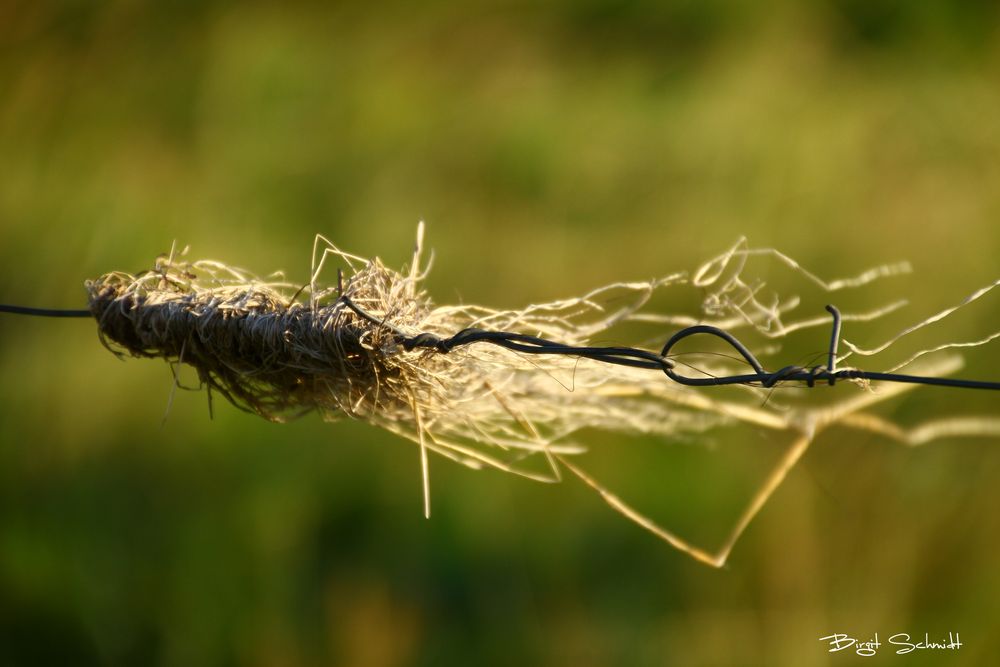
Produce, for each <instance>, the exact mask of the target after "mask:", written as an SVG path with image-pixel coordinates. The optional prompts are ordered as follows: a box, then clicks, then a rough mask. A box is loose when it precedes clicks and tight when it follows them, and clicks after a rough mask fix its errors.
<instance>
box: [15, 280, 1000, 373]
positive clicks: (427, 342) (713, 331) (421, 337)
mask: <svg viewBox="0 0 1000 667" xmlns="http://www.w3.org/2000/svg"><path fill="white" fill-rule="evenodd" d="M339 300H340V301H341V302H343V303H344V305H345V306H347V307H348V308H350V309H351V310H353V311H354V312H355V313H357V314H358V315H359V316H361V317H363V318H364V319H366V320H368V321H369V322H371V323H373V324H375V325H377V326H380V327H386V328H387V329H389V330H390V331H391V332H392V333H393V334H394V335H395V336H396V338H397V339H398V340H399V342H400V344H401V345H402V346H403V349H405V350H415V349H420V348H424V349H432V350H435V351H437V352H440V353H441V354H448V353H449V352H451V351H452V350H454V349H455V348H458V347H463V346H466V345H471V344H473V343H490V344H492V345H497V346H499V347H503V348H506V349H508V350H512V351H514V352H520V353H522V354H561V355H567V356H574V357H580V358H584V359H592V360H594V361H600V362H603V363H606V364H615V365H618V366H630V367H632V368H645V369H650V370H660V371H663V373H664V374H666V376H667V377H669V378H670V379H671V380H673V381H674V382H677V383H679V384H682V385H686V386H688V387H719V386H724V385H733V384H744V385H751V386H760V387H765V388H770V387H776V386H778V385H779V384H782V383H786V382H804V383H805V385H806V386H807V387H814V386H816V383H817V382H826V383H827V384H828V385H830V386H833V385H835V384H836V383H837V381H838V380H870V381H875V382H900V383H907V384H922V385H931V386H938V387H958V388H964V389H992V390H1000V382H987V381H982V380H963V379H954V378H940V377H929V376H922V375H904V374H901V373H878V372H873V371H863V370H859V369H855V368H848V369H843V370H837V369H836V363H837V347H838V345H839V343H840V334H841V316H840V311H838V310H837V309H836V308H835V307H834V306H827V307H826V310H827V311H828V312H829V313H830V315H831V316H832V317H833V327H832V331H831V333H830V348H829V353H828V355H827V363H826V365H825V366H812V367H811V368H805V367H803V366H785V367H784V368H780V369H778V370H776V371H773V372H768V371H767V370H765V369H764V366H763V365H762V364H761V363H760V361H758V360H757V357H755V356H754V355H753V353H752V352H750V350H748V349H747V347H746V346H745V345H743V343H741V342H740V341H739V339H737V338H736V337H735V336H733V335H732V334H731V333H729V332H728V331H725V330H723V329H720V328H718V327H715V326H712V325H709V324H696V325H694V326H689V327H687V328H684V329H681V330H680V331H678V332H677V333H675V334H674V335H673V336H671V337H670V339H669V340H668V341H667V343H666V344H665V345H664V346H663V349H662V350H661V351H660V353H659V354H656V353H655V352H650V351H648V350H642V349H639V348H634V347H620V346H607V347H605V346H576V345H564V344H562V343H558V342H555V341H551V340H547V339H545V338H540V337H538V336H528V335H526V334H519V333H513V332H508V331H488V330H486V329H477V328H469V329H462V330H461V331H459V332H458V333H456V334H454V335H453V336H449V337H447V338H442V337H441V336H438V335H436V334H432V333H428V332H424V333H418V334H416V335H407V334H405V333H404V332H403V331H402V330H400V329H398V328H397V327H395V326H393V325H392V324H390V323H388V322H387V321H386V320H385V319H384V318H382V319H380V318H377V317H375V316H374V315H372V314H370V313H368V312H366V311H365V310H364V309H363V308H361V307H360V306H358V305H357V304H356V303H354V302H353V301H352V300H351V299H350V298H349V297H347V296H346V295H343V294H341V296H340V298H339ZM0 313H13V314H17V315H34V316H41V317H91V316H92V314H91V312H90V311H89V310H62V309H53V308H30V307H25V306H11V305H4V304H0ZM698 334H707V335H710V336H715V337H716V338H721V339H722V340H724V341H725V342H726V343H728V344H729V345H730V346H732V348H733V349H734V350H736V352H737V353H739V355H740V356H741V357H742V358H743V359H744V360H745V361H746V362H747V364H749V365H750V367H751V368H752V369H753V372H752V373H743V374H737V375H724V376H720V377H703V378H695V377H688V376H685V375H680V374H679V373H677V371H676V370H675V365H674V362H673V361H671V360H670V351H671V350H672V349H673V348H674V346H675V345H677V343H679V342H680V341H682V340H684V339H685V338H690V337H691V336H696V335H698Z"/></svg>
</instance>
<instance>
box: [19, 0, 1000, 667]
mask: <svg viewBox="0 0 1000 667" xmlns="http://www.w3.org/2000/svg"><path fill="white" fill-rule="evenodd" d="M998 37H1000V33H998V12H997V8H996V5H995V4H994V3H989V2H967V3H965V2H963V3H953V2H948V1H947V0H929V1H927V2H906V1H904V0H885V1H880V2H863V1H860V0H858V1H856V0H829V1H826V2H818V3H812V4H806V5H805V6H803V5H802V4H801V3H794V2H778V3H768V4H766V5H760V4H757V3H749V2H740V1H738V0H711V1H709V2H686V1H685V2H642V1H631V2H609V1H605V0H584V1H582V2H578V1H570V0H566V1H563V2H554V3H544V6H541V7H539V6H535V5H534V4H531V3H501V2H493V3H482V4H479V5H478V6H476V7H470V6H468V5H467V4H466V3H458V2H437V3H405V2H399V3H388V4H381V5H375V4H371V5H365V4H361V5H345V6H328V5H327V4H325V3H282V5H281V6H280V7H278V6H268V5H264V4H256V3H227V2H189V3H150V4H148V5H147V4H145V3H139V2H104V3H88V2H63V3H48V2H23V3H17V2H14V3H3V4H2V5H0V266H2V269H0V302H4V303H21V304H30V305H45V306H62V307H81V306H82V305H83V300H84V292H83V289H82V283H83V281H84V280H85V279H87V278H91V277H96V276H97V275H100V274H102V273H104V272H107V271H110V270H114V269H121V270H128V271H137V270H140V269H143V268H147V267H149V266H150V265H151V263H152V261H153V258H154V257H155V256H156V255H157V254H159V253H162V252H165V251H167V250H169V248H170V246H171V243H172V242H173V241H175V240H176V241H177V242H178V243H179V244H180V245H186V244H189V245H190V246H191V256H192V257H194V258H199V257H211V258H214V259H219V260H223V261H227V262H229V263H234V264H237V265H240V266H244V267H246V268H248V269H250V270H253V271H255V272H257V273H261V274H264V273H268V272H270V271H272V270H275V269H285V270H286V272H287V274H288V276H289V278H290V279H291V280H293V281H300V282H304V281H306V280H307V279H308V271H309V251H310V246H311V243H312V239H313V235H314V234H316V233H317V232H321V233H323V234H325V235H326V236H328V237H329V238H330V239H332V240H334V241H335V242H336V243H337V244H338V245H340V246H341V247H342V248H344V249H346V250H349V251H351V252H355V253H358V254H361V255H364V256H372V255H379V256H381V257H383V259H385V261H386V262H387V263H389V264H390V265H401V264H402V263H403V262H405V261H406V259H407V258H408V255H409V252H410V250H411V248H412V244H413V235H414V233H415V229H416V223H417V220H418V219H421V218H422V219H424V220H426V221H427V224H428V237H427V241H428V245H429V246H430V247H433V248H434V250H435V251H436V257H437V259H436V263H435V266H434V269H433V271H432V273H431V275H430V277H429V279H428V282H427V285H428V288H429V290H430V292H431V293H432V295H433V296H434V297H435V299H436V300H437V301H438V302H442V303H443V302H457V301H459V300H462V301H465V302H479V303H485V304H488V305H491V306H509V307H515V306H521V305H524V304H527V303H530V302H537V301H541V300H547V299H552V298H557V297H562V296H570V295H574V294H578V293H582V292H584V291H586V290H588V289H590V288H592V287H595V286H598V285H601V284H604V283H607V282H613V281H616V280H626V279H627V280H641V279H647V278H650V277H653V276H656V275H665V274H668V273H672V272H674V271H678V270H682V269H691V268H693V267H694V266H696V265H697V264H698V263H699V262H700V261H701V260H704V259H707V258H708V257H710V256H711V255H713V254H715V253H717V252H719V251H721V250H723V249H724V248H725V247H727V246H728V245H730V244H732V243H733V242H734V241H735V240H736V239H737V238H738V237H739V236H741V235H746V236H748V237H749V239H750V242H751V243H752V244H753V245H755V246H774V247H778V248H780V249H782V250H784V251H786V252H787V253H788V254H790V255H791V256H793V257H795V258H796V259H797V260H799V261H800V262H801V263H802V264H803V265H805V266H807V267H809V268H811V269H812V270H814V271H815V272H817V273H819V274H821V275H822V276H824V277H837V276H842V275H848V274H855V273H858V272H860V271H862V270H864V269H866V268H868V267H870V266H872V265H876V264H879V263H882V262H885V261H890V260H898V259H909V260H910V261H911V262H912V263H913V265H914V269H915V272H914V274H913V275H911V276H907V277H900V278H893V279H887V280H885V281H882V282H878V283H874V284H872V285H871V286H869V287H867V288H865V289H864V290H861V291H859V292H857V293H851V294H847V293H845V294H844V296H843V297H840V296H839V295H838V297H837V299H838V300H837V303H838V304H840V305H841V306H842V307H844V308H845V309H848V308H853V309H863V308H867V307H871V306H874V305H877V304H880V303H885V302H887V301H891V300H894V299H896V298H898V297H905V298H908V299H910V302H911V304H910V306H908V307H907V308H906V309H904V310H901V311H899V312H897V313H894V314H893V315H891V316H889V318H887V320H886V321H885V322H883V323H873V324H868V325H860V324H857V325H849V326H848V330H847V331H846V332H845V333H846V335H847V337H848V338H850V339H852V340H856V341H858V342H860V343H875V342H878V341H880V340H882V339H883V338H885V337H886V336H887V335H889V334H891V333H894V332H895V331H897V330H899V329H900V328H902V327H903V326H905V325H907V324H910V323H912V322H915V321H918V320H920V319H923V318H924V317H926V316H927V315H929V314H931V313H933V312H935V311H936V310H938V309H940V308H943V307H945V306H947V305H950V304H954V303H957V302H958V301H960V300H961V299H962V298H963V297H964V296H966V295H967V294H969V293H971V292H972V291H973V290H975V289H977V288H978V287H981V286H983V285H985V284H988V283H990V282H992V281H993V280H995V279H997V278H998V277H1000V276H998V273H1000V271H998V261H997V256H998V252H1000V224H998V223H1000V187H998V186H1000V85H998V81H1000V39H998ZM757 266H758V267H759V270H760V271H763V273H760V274H759V275H760V276H761V277H763V278H766V279H768V280H769V281H771V283H772V285H773V287H774V288H775V289H777V290H779V291H781V292H782V293H785V294H787V293H795V292H801V293H803V296H804V300H803V308H808V309H809V311H808V312H809V313H819V314H822V310H821V308H822V305H823V304H824V303H825V302H826V301H825V299H826V297H825V296H823V295H821V294H817V293H816V290H814V289H812V288H811V287H810V286H809V285H808V284H806V283H805V281H804V280H803V279H802V278H801V277H798V276H795V275H793V274H791V273H789V272H787V271H783V270H781V269H780V268H778V267H777V266H776V265H774V264H767V263H766V262H764V263H760V264H758V265H757ZM685 294H686V295H687V297H690V294H689V293H685ZM670 298H671V297H670V296H669V295H667V297H666V299H667V300H666V301H664V302H663V303H662V304H660V305H661V306H662V307H663V309H671V308H677V309H684V311H685V312H688V313H691V314H696V313H697V310H696V308H697V302H696V301H694V300H691V299H690V298H688V299H687V300H686V301H684V300H679V301H676V302H672V301H670ZM998 298H1000V297H998V296H996V295H990V296H989V297H987V298H985V299H984V300H983V301H981V302H978V303H977V304H976V305H975V306H974V307H972V308H970V309H969V310H968V311H967V312H962V313H960V314H959V315H957V316H956V317H954V318H952V319H950V320H949V321H948V323H947V324H946V325H943V328H942V327H938V328H937V329H935V330H934V332H933V333H932V334H928V337H927V338H926V339H922V340H921V341H916V342H915V343H914V345H915V347H914V348H913V349H916V348H918V347H919V344H920V342H926V343H927V344H933V343H935V342H941V341H945V340H953V341H962V340H972V339H975V338H978V337H982V336H983V335H985V334H987V333H989V332H991V331H994V330H996V329H997V324H998V321H1000V317H998V315H1000V305H998V303H1000V302H998ZM669 333H670V332H669V331H659V330H655V329H654V330H651V329H647V330H646V331H645V333H644V336H646V337H648V338H659V339H663V338H666V336H667V335H668V334H669ZM826 335H827V334H826V332H825V330H815V331H814V332H813V333H812V334H811V335H810V336H806V337H805V338H804V339H803V340H804V341H805V342H804V343H802V345H803V346H804V347H801V348H796V350H797V351H789V353H788V355H789V356H788V357H787V362H786V363H793V362H797V361H800V360H801V359H800V358H798V357H796V356H795V355H796V354H805V353H808V352H816V351H821V350H822V349H823V347H824V346H825V340H824V339H825V338H826ZM621 342H635V341H634V340H633V341H621ZM906 349H910V348H906ZM966 357H967V360H968V366H967V367H966V369H965V370H964V371H962V373H963V374H964V375H965V376H967V377H978V378H982V379H990V378H992V379H998V378H1000V346H998V345H997V343H996V342H994V343H993V344H992V345H991V346H987V347H984V348H980V349H977V350H972V351H970V352H969V353H968V354H967V355H966ZM0 372H2V383H0V665H21V664H25V665H27V664H32V665H41V664H74V665H88V664H144V665H185V666H197V665H224V664H227V665H228V664H232V665H289V666H297V665H320V664H345V665H346V664H351V665H419V664H426V665H445V664H512V663H515V662H519V663H520V664H526V665H545V664H553V665H554V664H573V665H591V664H592V665H606V664H646V665H659V664H687V665H723V664H748V665H751V664H752V665H761V664H771V665H812V664H815V665H822V664H831V663H835V662H838V661H842V660H845V659H847V656H845V655H844V654H838V655H830V654H828V653H827V652H826V648H827V647H826V646H824V645H823V644H822V643H821V642H819V641H818V639H819V638H820V637H822V636H824V635H829V634H832V633H834V632H844V633H850V634H853V635H855V636H858V637H862V638H866V637H868V636H870V635H872V634H873V633H875V632H878V633H879V637H880V638H881V639H882V640H883V641H884V640H885V638H886V637H887V636H888V635H890V634H892V633H895V632H909V633H912V634H914V635H919V636H921V637H922V636H923V633H924V632H928V633H930V634H931V636H932V638H934V637H935V636H944V635H947V633H948V632H949V631H952V632H959V633H960V635H961V639H962V641H963V642H964V644H965V645H964V646H963V647H962V648H961V649H960V650H958V651H955V652H947V653H941V652H938V653H936V654H933V655H929V654H928V653H929V652H924V653H923V654H911V655H908V656H892V658H893V659H895V660H898V661H899V662H900V663H902V662H906V664H908V665H920V664H944V663H945V662H947V663H948V664H963V665H977V664H985V663H986V662H989V661H991V660H996V656H997V655H1000V567H997V565H996V562H997V553H998V550H1000V518H998V512H997V508H1000V442H997V441H996V440H995V439H994V440H988V439H978V440H975V439H967V440H945V441H941V442H938V443H935V444H933V445H931V446H928V447H926V448H917V449H906V448H903V447H900V446H898V445H896V444H893V443H890V442H888V441H885V440H883V439H881V438H879V437H876V436H872V435H867V434H861V433H859V432H857V431H848V430H842V429H841V430H836V429H835V430H831V431H830V432H828V433H825V434H824V435H823V436H822V437H821V438H819V439H818V440H817V442H816V443H815V445H814V447H813V449H812V450H811V451H810V452H809V454H808V455H807V456H806V458H805V460H804V461H803V463H802V465H800V466H799V467H798V468H797V469H796V470H795V471H794V472H793V473H792V474H791V475H790V477H789V479H788V480H787V482H786V484H785V485H784V486H783V487H782V488H781V489H780V490H779V491H778V492H777V493H776V495H775V496H774V498H773V499H772V501H771V502H770V504H769V505H768V506H767V507H766V508H765V509H764V511H763V512H762V514H761V515H760V516H759V517H758V519H757V520H756V521H755V522H754V523H753V524H752V525H751V527H750V529H749V530H748V532H747V533H746V535H745V537H744V538H743V540H742V541H741V542H740V543H739V544H738V545H737V547H736V549H735V551H734V552H733V555H732V558H731V561H730V563H729V565H728V566H727V567H726V569H724V570H721V571H716V570H712V569H709V568H707V567H705V566H702V565H699V564H697V563H695V562H693V561H691V560H689V559H688V558H686V557H684V556H683V555H681V554H679V553H677V552H675V551H673V550H671V549H670V548H669V547H667V546H666V545H664V544H663V543H661V542H659V541H657V540H656V539H654V538H653V537H651V536H650V535H648V534H647V533H645V532H644V531H642V530H641V529H639V528H637V527H636V526H635V525H632V524H630V523H628V522H626V521H625V520H624V519H622V518H621V517H620V516H618V515H616V514H614V513H612V512H611V511H610V510H609V509H608V508H607V507H606V506H605V505H604V504H602V503H601V501H600V499H599V498H598V497H596V496H595V495H594V494H592V493H590V492H589V491H588V490H587V489H585V488H584V487H583V486H582V485H580V484H578V483H576V482H574V481H572V480H569V479H567V480H566V481H565V482H564V483H563V484H560V485H541V484H536V483H533V482H529V481H526V480H521V479H518V478H514V477H511V476H508V475H504V474H501V473H498V472H490V471H486V472H473V471H469V470H466V469H464V468H461V467H458V466H456V465H454V464H452V463H450V462H447V461H444V460H442V459H433V460H432V468H431V481H432V496H433V517H432V519H431V520H430V521H426V520H424V519H423V517H422V509H421V490H420V474H419V473H420V470H419V458H418V455H417V450H416V448H415V447H413V446H412V444H410V443H407V442H403V441H401V440H399V439H398V438H396V437H394V436H392V435H390V434H387V433H383V432H380V431H377V430H375V429H373V428H371V427H368V426H366V425H364V424H358V423H346V422H342V423H336V424H328V423H323V422H321V421H320V420H319V419H318V418H316V417H306V418H304V419H301V420H298V421H296V422H293V423H290V424H286V425H275V424H271V423H268V422H265V421H264V420H261V419H259V418H256V417H253V416H251V415H247V414H243V413H241V412H238V411H237V410H235V409H234V408H232V407H231V406H230V405H228V404H226V403H224V402H216V405H215V417H214V419H212V420H210V419H209V414H208V410H207V407H206V402H205V397H204V395H203V394H199V393H192V392H179V393H178V395H177V396H176V398H175V400H174V401H173V406H172V409H171V410H170V413H169V416H168V417H167V419H166V421H165V423H163V424H162V425H161V420H162V417H163V414H164V411H165V409H166V406H167V400H168V396H169V394H170V386H171V376H170V373H169V371H168V369H167V367H166V365H165V364H163V363H162V362H153V361H145V362H144V361H140V360H135V361H132V360H130V361H128V363H120V362H118V361H116V360H115V358H114V357H112V356H111V355H109V354H108V353H107V352H106V351H105V350H104V349H103V348H102V347H101V346H100V344H99V342H98V340H97V337H96V335H95V327H94V325H93V323H92V322H86V321H42V320H29V319H25V318H19V319H14V318H12V317H8V316H5V317H4V318H3V319H2V320H0ZM665 381H666V380H665ZM832 391H836V392H841V393H842V394H843V395H847V393H848V392H856V391H857V388H855V387H853V386H839V387H837V388H836V389H834V390H832ZM879 411H880V413H881V414H883V415H886V416H889V417H891V418H893V419H895V420H898V421H899V422H901V423H903V424H908V423H909V424H912V423H915V422H917V421H919V420H920V419H922V418H925V417H932V416H947V415H950V414H996V413H997V412H998V403H997V397H996V396H987V395H981V394H974V393H972V392H962V391H947V390H933V389H920V390H917V391H914V392H912V393H910V394H908V395H907V396H906V397H905V398H901V399H896V400H893V401H891V402H889V403H886V404H885V405H883V406H880V410H879ZM584 439H585V440H586V442H587V443H588V444H589V445H590V446H591V447H592V448H593V450H594V451H593V453H592V454H591V455H588V458H587V459H586V463H587V465H588V466H589V469H590V470H592V471H593V472H595V474H598V476H600V477H602V478H603V479H605V480H607V481H608V482H609V484H612V485H613V486H614V488H615V489H616V490H617V491H619V492H620V493H621V494H622V495H623V496H624V497H626V498H629V499H635V500H636V501H637V502H638V501H641V503H639V504H641V506H642V507H643V509H644V510H647V511H648V512H649V513H650V514H651V515H653V516H655V517H656V518H657V519H658V520H660V521H662V522H663V523H664V524H665V525H666V526H668V527H670V528H673V529H676V530H677V531H678V532H680V533H681V534H683V535H685V536H689V537H691V538H692V539H694V540H695V541H696V542H698V543H699V544H703V545H706V546H712V545H716V544H719V543H720V542H721V541H722V539H723V538H724V536H725V534H726V532H727V529H728V527H729V525H730V524H731V523H732V521H733V520H734V518H735V516H736V514H737V512H738V511H739V509H740V508H741V507H742V505H743V504H744V503H745V502H746V499H747V498H748V496H749V494H750V493H751V492H752V490H753V488H754V484H755V483H756V482H758V481H759V480H760V479H761V478H762V477H763V475H764V474H765V473H766V471H767V470H768V467H769V465H771V464H773V463H774V461H775V460H776V458H777V457H778V456H779V454H780V453H781V451H782V447H784V446H787V444H788V441H787V439H786V438H783V437H781V436H775V435H774V434H771V433H762V432H759V431H758V430H756V429H753V428H750V427H745V426H744V427H734V428H731V429H725V430H722V431H719V432H715V433H711V434H709V436H706V437H705V438H704V439H696V440H694V441H688V442H685V443H682V444H677V443H673V442H669V441H662V440H657V439H652V438H639V437H637V438H624V437H620V436H609V435H607V434H602V433H588V434H585V436H584ZM883 653H888V650H886V649H884V650H883Z"/></svg>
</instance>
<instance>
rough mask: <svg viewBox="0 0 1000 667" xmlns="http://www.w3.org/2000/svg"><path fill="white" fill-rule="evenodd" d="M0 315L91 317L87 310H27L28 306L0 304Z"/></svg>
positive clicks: (91, 314)
mask: <svg viewBox="0 0 1000 667" xmlns="http://www.w3.org/2000/svg"><path fill="white" fill-rule="evenodd" d="M0 313H13V314H14V315H34V316H36V317H93V313H91V312H90V311H89V310H68V309H65V308H29V307H28V306H10V305H6V304H2V303H0Z"/></svg>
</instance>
